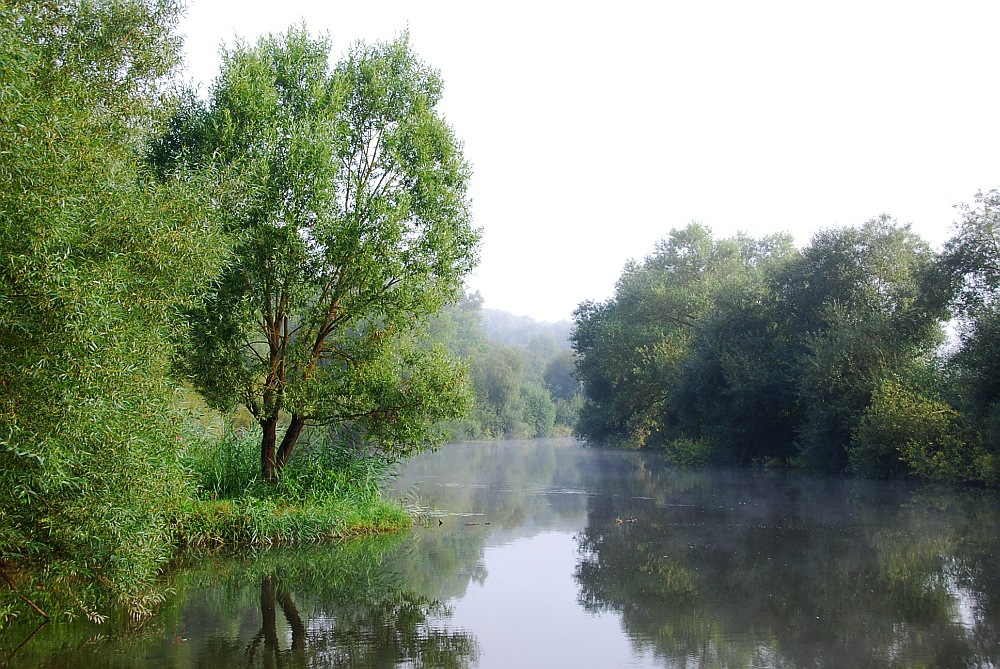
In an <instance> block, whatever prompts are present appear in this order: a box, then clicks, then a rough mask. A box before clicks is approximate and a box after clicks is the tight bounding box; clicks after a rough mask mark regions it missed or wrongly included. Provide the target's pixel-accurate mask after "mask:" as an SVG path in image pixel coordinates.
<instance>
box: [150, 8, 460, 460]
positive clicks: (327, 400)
mask: <svg viewBox="0 0 1000 669" xmlns="http://www.w3.org/2000/svg"><path fill="white" fill-rule="evenodd" d="M328 54H329V44H328V43H327V41H326V40H323V39H314V38H312V37H310V36H309V35H308V34H307V33H306V31H305V29H303V28H291V29H289V31H288V32H287V33H285V34H284V35H280V36H269V37H264V38H262V39H261V40H259V41H258V42H257V44H256V45H253V46H248V45H242V44H241V45H238V46H237V47H235V48H234V49H231V50H228V51H226V52H225V54H224V57H223V67H222V72H221V74H220V75H219V77H218V79H217V80H216V82H215V84H214V86H213V88H212V91H211V100H210V102H209V103H208V105H207V107H205V108H203V109H198V108H197V106H196V105H195V106H194V107H193V108H184V109H182V110H181V111H180V112H179V113H178V115H177V116H176V118H175V119H174V122H173V125H172V126H171V129H170V131H169V132H168V133H166V134H165V135H164V136H163V137H162V138H161V140H160V141H159V142H158V143H157V144H156V145H155V146H154V149H153V150H152V152H151V153H150V160H151V161H152V162H153V164H154V165H155V166H156V167H157V170H158V172H159V173H160V174H172V173H173V172H174V171H175V170H178V169H183V168H184V167H192V168H198V169H202V170H204V169H207V168H211V170H214V172H215V173H216V174H218V175H219V177H220V178H219V180H218V182H217V188H216V195H215V197H216V200H217V201H218V202H219V203H220V205H221V206H220V209H219V212H218V213H217V216H218V217H219V219H220V221H221V222H222V223H223V224H224V225H225V227H226V228H227V230H229V232H230V233H231V235H232V236H233V239H234V251H233V256H232V260H231V262H230V263H229V264H228V265H227V267H226V268H225V270H224V271H223V272H222V274H221V275H220V276H219V277H218V279H217V282H216V286H215V291H214V292H213V294H212V295H210V296H209V297H208V298H207V299H206V300H204V301H203V302H202V303H201V304H200V305H198V307H197V308H195V309H193V310H191V311H190V312H189V314H188V318H189V321H190V324H191V327H190V329H188V330H187V331H186V332H185V333H184V334H183V336H182V338H181V351H182V355H181V356H180V358H179V368H180V369H181V370H182V371H183V372H184V373H185V374H186V375H187V376H188V377H189V378H191V379H192V381H193V382H194V384H195V386H196V387H197V388H198V390H199V392H201V393H202V394H203V395H204V396H205V398H206V400H208V402H209V403H210V404H211V405H212V406H213V407H216V408H218V409H220V410H227V409H230V408H232V407H233V406H235V405H236V404H238V403H243V404H244V405H245V406H246V407H247V409H248V410H249V411H250V413H251V414H253V416H254V417H255V418H256V419H257V421H258V422H259V423H260V425H261V426H262V428H263V436H262V444H261V450H262V454H261V459H262V464H263V476H264V478H265V479H267V480H272V479H274V478H275V477H276V474H277V472H278V471H279V470H280V469H281V468H282V467H284V466H285V464H287V462H288V461H289V458H290V456H291V453H292V450H293V448H294V447H295V444H296V442H297V439H298V435H299V434H300V432H301V429H302V427H303V426H304V425H307V424H311V425H328V424H335V425H338V426H339V427H340V428H341V429H344V430H348V431H355V432H357V433H360V434H363V435H365V437H366V438H367V439H369V440H370V441H373V442H375V443H377V444H378V446H379V448H380V449H381V450H382V451H384V452H392V453H395V454H396V456H397V457H403V456H405V455H407V454H408V453H410V452H412V451H413V450H414V449H418V448H420V447H424V446H427V445H432V444H434V443H437V442H439V441H440V439H441V434H440V431H439V430H437V428H436V427H435V425H436V424H437V423H438V422H439V421H441V420H448V419H454V418H456V417H457V416H460V415H462V414H463V413H464V411H465V408H466V406H467V403H468V400H469V397H468V393H467V389H466V386H465V384H464V383H463V381H462V376H463V372H462V369H461V367H460V366H458V365H456V364H454V363H452V362H450V361H449V360H448V358H447V357H446V356H445V355H444V354H443V351H442V349H441V348H439V347H428V346H422V345H416V343H415V342H416V341H417V340H419V339H420V336H419V333H420V331H421V329H422V328H423V326H424V321H425V319H426V317H427V316H428V315H430V314H433V313H435V312H437V311H438V310H439V309H440V308H441V307H442V306H443V305H445V304H447V303H449V302H450V301H453V300H454V299H455V298H457V296H458V295H459V291H460V289H461V286H462V279H463V277H464V276H465V275H466V274H467V273H468V272H469V271H470V270H471V269H472V267H473V266H474V264H475V262H476V249H477V245H478V242H479V234H478V232H477V231H476V230H474V229H473V228H472V227H471V225H470V223H469V220H468V202H467V194H466V190H467V182H468V178H469V169H468V166H467V165H466V163H465V161H464V158H463V157H462V154H461V147H460V144H459V143H458V141H457V140H456V139H455V137H454V136H453V134H452V131H451V129H450V128H449V127H448V126H447V124H446V123H445V122H444V121H443V120H442V118H441V117H440V115H439V114H438V112H437V109H436V107H437V104H438V102H439V100H440V97H441V87H442V83H441V79H440V76H439V75H438V74H437V72H435V71H433V70H432V69H430V68H429V67H427V65H425V64H424V63H423V62H421V61H420V60H419V59H418V58H417V57H416V55H415V54H414V53H413V51H412V50H411V48H410V45H409V40H408V37H407V36H405V35H404V36H403V37H401V38H399V39H397V40H395V41H393V42H389V43H384V44H376V45H365V44H358V45H356V46H355V47H354V48H353V49H352V50H351V52H350V54H349V55H348V56H347V58H346V59H345V60H344V61H342V62H341V63H339V64H337V66H336V67H335V68H333V69H331V68H330V66H329V62H328V58H329V56H328ZM283 413H288V414H290V415H291V420H290V422H289V425H288V427H287V429H286V431H285V436H284V439H283V440H282V442H281V445H280V448H277V450H276V443H275V440H276V435H275V432H276V427H277V422H278V420H279V416H280V415H282V414H283Z"/></svg>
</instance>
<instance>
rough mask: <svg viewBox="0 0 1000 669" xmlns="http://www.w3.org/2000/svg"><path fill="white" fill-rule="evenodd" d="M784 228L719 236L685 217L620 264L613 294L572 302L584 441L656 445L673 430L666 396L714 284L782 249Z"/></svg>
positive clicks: (710, 304) (735, 280)
mask: <svg viewBox="0 0 1000 669" xmlns="http://www.w3.org/2000/svg"><path fill="white" fill-rule="evenodd" d="M789 248H790V240H789V239H788V238H787V237H785V236H779V237H773V238H765V239H762V240H753V239H748V238H745V237H737V238H734V239H727V240H719V241H716V240H714V239H713V238H712V234H711V231H710V230H708V229H707V228H705V227H703V226H700V225H697V224H692V225H689V226H688V227H687V228H684V229H682V230H673V231H672V232H671V233H670V236H669V237H668V238H667V239H666V240H664V241H662V242H660V243H659V244H658V245H657V247H656V251H655V252H654V253H653V254H652V255H651V256H649V257H648V258H646V260H645V261H644V262H643V263H642V264H637V263H632V264H630V265H629V266H627V267H626V268H625V271H624V272H623V274H622V276H621V278H620V279H619V281H618V284H617V286H616V289H615V295H614V296H613V297H612V298H611V299H610V300H608V301H607V302H604V303H602V304H595V303H584V304H582V305H580V307H579V308H578V309H577V311H576V314H575V317H576V329H575V330H574V331H573V335H572V340H573V345H574V348H575V350H576V353H577V356H578V358H577V376H578V378H579V379H580V381H581V382H582V383H583V385H584V390H585V398H586V403H585V406H584V410H583V412H582V413H581V417H580V422H579V423H578V424H577V432H578V433H579V434H581V435H583V436H584V437H586V438H587V439H590V440H593V441H597V442H602V441H603V442H610V443H617V444H625V445H633V446H639V447H642V446H645V445H653V446H662V445H663V444H665V443H666V442H667V441H669V440H670V439H672V438H675V437H677V436H680V435H679V434H678V430H677V425H676V423H675V422H674V421H673V420H672V418H671V413H672V412H673V401H672V397H671V395H672V394H673V393H674V391H675V389H676V388H677V387H678V385H679V383H680V382H681V378H682V376H683V375H684V374H685V373H686V372H685V365H686V362H687V361H688V360H689V359H690V356H691V353H692V351H693V350H694V348H695V346H696V342H697V340H698V329H699V327H700V326H701V324H702V323H703V322H704V321H705V320H706V319H707V318H708V317H709V316H710V314H712V312H713V310H714V308H715V302H716V299H717V297H718V296H719V294H720V291H722V290H723V288H725V287H727V286H732V285H734V284H739V283H741V282H745V281H749V280H751V278H752V277H754V276H755V275H756V274H757V273H759V272H760V271H761V266H762V265H763V264H765V263H766V262H767V261H768V260H769V259H771V258H780V257H781V256H783V255H784V254H786V253H787V252H788V250H789Z"/></svg>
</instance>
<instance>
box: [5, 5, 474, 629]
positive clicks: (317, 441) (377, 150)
mask: <svg viewBox="0 0 1000 669" xmlns="http://www.w3.org/2000/svg"><path fill="white" fill-rule="evenodd" d="M179 11H180V6H179V3H177V2H174V1H172V0H108V1H101V2H71V1H59V0H39V1H38V2H24V3H16V4H13V5H11V4H9V3H5V4H0V71H2V72H3V86H2V87H0V248H2V253H0V257H2V259H3V260H2V266H0V291H2V299H0V576H2V577H3V580H4V581H5V584H4V585H3V587H2V588H0V623H2V622H5V621H8V620H9V619H10V618H11V617H12V616H18V615H19V616H26V615H27V616H35V615H39V616H46V617H49V616H51V617H57V616H58V617H67V616H68V617H72V616H77V615H86V616H88V617H92V618H100V617H101V616H102V615H103V612H105V611H107V610H108V606H109V605H110V604H112V603H115V604H118V605H122V606H124V607H125V609H126V610H128V611H130V612H131V613H132V614H134V615H143V614H145V613H148V612H150V611H151V610H153V609H154V608H155V607H156V606H158V604H159V603H160V602H161V601H162V598H163V593H162V589H161V588H160V587H158V583H157V578H158V577H159V575H160V574H161V573H162V571H163V570H164V568H165V567H166V566H167V565H168V563H169V562H170V561H171V560H172V559H174V558H175V557H176V555H177V551H178V548H179V547H183V546H186V545H218V544H220V543H232V542H238V543H246V544H250V543H270V542H274V541H285V540H298V541H302V540H317V539H322V538H328V537H334V536H348V535H352V534H358V533H367V532H374V531H382V530H387V529H393V528H398V527H401V526H404V525H407V524H409V522H410V521H409V518H408V517H407V515H406V514H405V513H404V512H403V510H402V509H401V508H399V506H398V504H396V503H390V502H388V501H386V500H383V499H382V497H381V495H380V493H379V484H380V483H381V482H382V480H383V479H384V476H385V473H386V471H387V469H388V468H389V467H391V465H392V463H394V462H396V461H397V460H399V459H400V458H402V457H405V456H406V455H408V454H409V453H412V452H414V451H416V450H419V449H421V448H425V447H428V446H431V445H434V444H436V443H439V442H440V441H441V440H442V439H443V438H444V437H445V432H444V428H443V427H442V425H443V423H444V421H447V420H453V419H457V418H459V417H461V416H462V415H464V414H465V411H466V409H467V407H468V406H469V405H470V404H471V401H472V391H471V390H470V388H469V384H468V382H467V380H466V377H465V370H464V366H463V364H462V363H460V362H456V361H455V360H454V359H453V358H452V357H451V356H449V355H448V354H447V352H446V351H445V350H444V349H443V348H442V347H440V346H438V345H435V344H431V343H430V342H431V339H430V338H429V337H427V336H425V332H426V330H427V327H428V321H429V320H430V318H431V317H432V316H433V315H434V314H435V313H436V312H438V311H439V310H440V309H441V308H442V306H444V305H445V304H448V303H450V302H454V301H455V300H456V299H458V297H460V295H461V288H462V285H463V278H464V276H465V274H467V273H468V271H469V270H470V269H471V268H472V267H473V266H474V264H475V260H476V248H477V245H478V241H479V233H478V231H477V230H476V229H475V228H474V227H472V225H471V223H470V221H469V217H468V203H467V195H466V185H467V181H468V175H469V169H468V167H467V165H466V164H465V161H464V159H463V158H462V154H461V150H460V144H459V142H458V141H457V140H456V138H455V137H454V136H453V134H452V132H451V129H450V128H449V127H448V126H447V124H445V123H444V121H443V120H442V119H441V117H440V115H439V114H438V112H437V110H436V105H437V102H438V101H439V99H440V95H441V80H440V77H439V76H438V74H437V73H436V72H435V71H434V70H433V69H431V68H429V67H428V66H427V65H425V64H424V63H423V62H421V61H420V60H419V59H418V58H417V57H416V55H415V54H414V53H413V52H412V50H411V49H410V47H409V42H408V39H407V37H406V36H405V35H404V36H402V37H400V38H399V39H397V40H395V41H392V42H390V43H384V44H376V45H366V44H358V45H356V46H355V47H354V48H352V50H351V51H350V53H349V54H348V56H347V57H346V58H345V59H344V60H343V61H342V62H340V63H338V64H336V65H335V66H332V65H331V64H330V62H329V60H328V59H329V55H328V54H329V51H330V45H329V44H328V43H327V41H326V40H324V39H322V38H314V37H311V36H310V35H309V34H308V33H307V32H306V30H305V29H304V28H292V29H290V30H288V31H287V32H286V33H284V34H281V35H276V36H269V37H265V38H262V39H261V40H260V41H258V42H257V43H256V44H238V45H237V46H235V47H234V48H232V49H230V50H228V51H226V53H225V54H224V58H223V65H222V71H221V72H220V74H219V76H218V78H217V79H216V81H215V83H214V85H213V87H212V88H211V91H210V95H209V99H208V100H201V99H199V98H197V96H195V95H194V94H193V93H190V92H186V91H184V90H183V89H179V88H178V87H177V86H176V85H175V84H173V83H172V79H171V77H172V76H173V73H174V68H175V66H176V65H177V63H178V48H179V41H178V39H177V38H176V37H175V34H174V30H175V28H176V23H177V18H178V15H179ZM185 387H186V388H187V390H185V389H184V388H185ZM191 389H193V390H194V391H197V395H195V394H192V393H191ZM206 404H207V406H206ZM239 405H242V407H243V408H242V409H241V411H242V412H243V413H241V414H233V413H231V411H232V410H233V409H234V408H235V407H237V406H239ZM215 411H222V412H224V413H214V412H215ZM232 416H235V418H231V417H232ZM227 422H231V423H232V425H231V426H229V427H227V426H226V423H227ZM235 425H239V427H238V428H237V427H234V426H235ZM279 430H280V432H279ZM293 452H294V457H293Z"/></svg>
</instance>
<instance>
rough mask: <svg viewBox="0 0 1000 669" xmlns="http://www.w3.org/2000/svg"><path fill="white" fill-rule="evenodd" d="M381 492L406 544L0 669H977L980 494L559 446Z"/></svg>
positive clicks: (22, 630)
mask: <svg viewBox="0 0 1000 669" xmlns="http://www.w3.org/2000/svg"><path fill="white" fill-rule="evenodd" d="M395 487H396V492H394V493H393V494H403V496H404V499H406V500H409V501H411V502H412V501H414V500H415V501H416V502H417V503H419V504H420V505H422V506H423V507H426V508H427V511H426V513H424V514H423V515H422V516H421V519H420V523H419V524H418V525H417V526H415V527H414V529H413V531H412V532H409V533H403V534H400V535H396V536H391V537H379V538H375V539H372V540H367V541H362V542H352V543H348V544H344V545H338V546H312V547H305V548H303V547H299V548H281V549H273V550H269V551H262V552H259V553H255V554H252V555H245V554H244V555H239V556H226V555H216V556H210V557H201V558H198V559H192V560H191V564H190V565H189V566H188V567H187V569H185V570H183V571H179V572H178V573H177V574H176V575H175V577H174V579H173V582H172V586H173V587H174V589H175V590H176V593H177V594H176V595H175V596H174V597H173V598H171V600H170V601H169V602H168V603H167V604H166V605H165V606H164V609H163V611H162V612H161V614H160V615H159V616H157V617H156V618H155V619H153V620H151V621H147V622H145V623H143V624H142V625H138V626H136V625H134V624H130V623H128V621H112V623H110V624H108V625H105V626H103V627H96V626H91V625H86V624H77V625H49V626H46V627H45V628H43V629H42V630H40V631H39V632H38V633H37V634H36V635H35V636H34V637H33V638H32V639H31V640H30V641H28V642H27V643H26V644H24V645H23V646H22V647H21V648H20V649H18V650H16V652H15V651H14V648H15V647H16V646H17V645H18V644H20V643H21V642H22V641H23V640H24V638H26V637H27V636H28V635H29V634H30V633H31V632H32V630H31V629H30V627H29V626H26V625H22V626H17V627H14V628H13V629H12V630H10V631H9V632H8V633H5V634H4V637H3V638H0V667H3V666H10V667H21V666H31V667H35V666H44V667H237V666H239V667H248V666H249V667H360V668H364V667H484V668H485V667H490V668H493V667H503V668H507V667H511V668H532V667H539V668H541V667H571V668H573V669H578V668H583V667H789V668H792V667H794V668H820V667H846V668H850V667H926V668H932V667H996V666H1000V574H998V570H997V557H998V548H1000V546H998V541H1000V536H998V535H1000V532H998V530H1000V500H998V496H997V495H996V494H995V493H990V492H983V491H970V490H960V489H955V488H948V487H927V486H919V485H911V484H901V483H885V482H872V481H850V480H841V479H827V478H814V477H802V476H795V475H787V474H784V473H770V472H746V471H721V472H720V471H713V472H689V471H682V472H677V471H670V470H667V469H666V468H665V467H663V465H662V462H661V461H660V460H659V458H657V457H656V456H652V455H641V454H635V453H619V452H608V451H600V450H589V449H582V448H580V447H578V446H576V445H574V444H573V442H572V441H569V440H536V441H526V442H511V443H501V444H456V445H452V446H449V447H447V448H445V449H444V450H442V451H440V452H438V453H433V454H426V455H424V456H421V457H419V458H417V459H416V460H414V461H413V462H411V463H410V464H409V465H408V466H407V468H406V471H405V472H404V473H403V474H402V475H401V477H400V478H399V479H398V480H397V481H396V484H395ZM12 653H13V655H12ZM5 662H6V665H5V664H4V663H5Z"/></svg>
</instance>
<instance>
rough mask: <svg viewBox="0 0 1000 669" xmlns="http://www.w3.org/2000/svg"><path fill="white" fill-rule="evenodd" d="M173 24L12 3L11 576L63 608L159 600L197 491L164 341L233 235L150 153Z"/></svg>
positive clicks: (2, 323) (6, 143)
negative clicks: (176, 526) (180, 456)
mask: <svg viewBox="0 0 1000 669" xmlns="http://www.w3.org/2000/svg"><path fill="white" fill-rule="evenodd" d="M176 18H177V7H176V4H175V3H174V2H169V1H165V0H164V1H155V0H148V1H141V0H122V1H119V2H100V3H77V2H43V3H19V4H15V5H11V4H5V5H3V6H2V7H0V70H2V71H3V73H4V75H3V80H4V85H3V86H2V87H0V258H2V259H3V260H2V263H0V388H2V392H0V570H2V571H3V572H4V573H5V574H7V575H8V576H11V577H12V579H13V580H14V581H15V582H16V584H17V586H18V587H19V589H20V590H21V591H22V593H29V594H30V596H31V598H32V599H36V600H38V601H39V602H43V603H44V605H45V606H47V607H52V608H51V609H50V611H49V612H50V613H51V614H53V615H56V614H59V615H62V614H65V615H79V614H81V613H83V614H87V615H96V613H95V612H96V610H97V609H98V607H99V606H100V602H101V601H103V598H104V597H105V596H110V597H112V598H114V599H118V600H121V601H124V602H125V603H126V605H127V606H129V607H131V608H132V609H133V610H134V611H137V612H143V611H146V610H148V609H149V607H150V606H152V605H153V604H155V602H156V600H157V598H158V596H157V595H155V594H150V593H151V590H150V585H151V582H152V579H153V578H154V577H155V576H156V574H157V572H158V570H159V569H160V567H161V566H162V565H163V564H164V563H165V562H166V560H167V559H168V558H169V557H170V555H171V553H172V547H171V544H170V533H171V528H170V518H171V515H172V514H173V512H174V511H175V510H176V509H177V508H178V507H179V505H180V504H181V503H182V502H183V497H184V493H185V490H184V487H183V486H182V485H179V484H178V481H181V480H182V478H183V477H182V476H181V474H180V470H179V468H178V466H177V463H176V457H175V456H176V451H177V436H179V432H178V424H177V421H176V420H175V417H174V416H173V410H172V407H173V398H172V391H173V387H172V385H171V384H170V382H169V380H168V377H167V374H166V369H167V365H166V362H167V350H168V340H169V339H168V335H169V330H170V328H171V326H172V323H173V320H174V314H175V310H176V308H177V307H178V305H180V304H183V303H185V302H186V301H187V300H188V299H189V298H190V296H191V295H192V294H193V293H195V292H196V291H197V290H198V289H199V287H200V284H201V282H202V280H203V277H205V276H207V275H209V274H210V273H211V272H213V271H214V270H215V267H217V265H218V262H219V260H220V255H221V253H222V251H223V250H224V245H222V244H220V243H219V240H218V239H217V236H216V235H215V234H214V231H213V227H212V226H211V225H209V224H208V223H207V222H206V219H205V216H204V215H203V211H204V208H205V204H204V200H203V199H202V197H201V194H200V193H199V192H198V191H197V189H196V188H194V187H193V186H194V185H195V183H196V182H193V181H189V180H187V179H182V178H178V179H169V180H165V181H163V182H160V183H157V184H152V183H150V180H149V179H148V175H147V174H145V172H144V170H143V167H142V165H141V164H140V161H139V159H138V155H137V149H138V147H139V146H140V145H141V142H142V141H143V138H144V137H145V136H146V134H147V133H148V132H149V131H150V130H152V129H153V128H154V127H155V125H156V123H157V122H158V116H159V111H160V110H159V104H160V101H161V100H162V99H163V98H162V97H161V96H160V95H159V93H160V92H161V91H162V90H163V86H164V83H165V81H166V79H165V77H166V76H167V75H168V74H169V73H170V71H171V69H172V67H173V65H174V64H175V63H176V62H177V58H176V55H177V53H176V50H177V41H176V39H175V38H174V37H173V35H172V32H171V31H172V30H173V28H174V25H175V23H176ZM94 583H100V584H102V588H101V589H100V591H98V590H97V589H95V588H93V587H92V586H93V584H94ZM2 596H3V597H4V598H6V597H8V596H9V593H6V592H5V593H4V594H3V595H2ZM18 604H19V605H20V602H19V603H18ZM2 606H4V605H3V604H0V607H2Z"/></svg>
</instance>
